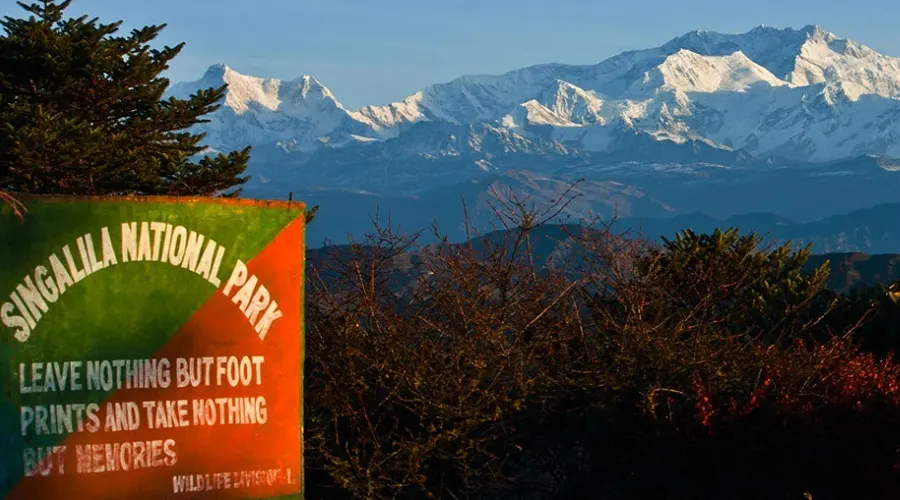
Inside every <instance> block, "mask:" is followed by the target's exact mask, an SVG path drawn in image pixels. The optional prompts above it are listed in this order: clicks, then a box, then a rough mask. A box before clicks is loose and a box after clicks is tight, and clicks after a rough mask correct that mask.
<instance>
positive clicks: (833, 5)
mask: <svg viewBox="0 0 900 500" xmlns="http://www.w3.org/2000/svg"><path fill="white" fill-rule="evenodd" d="M20 12H24V11H22V10H21V9H19V8H18V6H16V5H15V4H14V3H13V2H11V1H9V0H7V1H6V2H4V5H3V6H2V7H0V14H2V15H15V16H18V15H20V14H19V13H20ZM70 13H72V14H82V13H85V14H90V15H92V16H96V17H99V18H100V20H101V21H105V22H109V21H115V20H124V21H125V23H124V25H125V27H127V28H133V27H138V26H143V25H147V24H158V23H167V24H168V27H167V28H166V30H164V32H163V34H162V35H161V37H160V39H159V41H160V44H170V45H171V44H175V43H178V42H181V41H184V42H186V44H187V45H186V47H185V49H184V51H182V53H181V55H179V56H178V58H176V59H175V60H174V61H173V62H172V65H171V69H170V71H169V72H168V75H167V76H169V77H170V78H171V79H172V80H174V81H184V80H196V79H199V78H200V76H202V74H203V72H204V70H205V69H206V67H208V66H209V65H211V64H214V63H218V62H222V63H225V64H227V65H229V66H231V67H232V68H234V69H236V70H237V71H239V72H241V73H245V74H252V75H255V76H262V77H274V78H282V79H291V78H295V77H298V76H300V75H303V74H311V75H313V76H315V77H316V78H318V79H319V80H321V81H322V83H324V84H325V85H326V86H328V87H329V88H331V90H332V91H333V92H334V94H335V96H336V97H337V98H338V100H340V101H341V102H343V103H344V104H345V105H346V106H347V107H348V108H356V107H359V106H361V105H364V104H386V103H388V102H390V101H394V100H399V99H402V98H403V97H405V96H407V95H409V94H411V93H413V92H415V91H416V90H418V89H419V88H421V87H423V86H425V85H428V84H430V83H435V82H442V81H447V80H450V79H453V78H455V77H457V76H459V75H461V74H473V73H476V74H477V73H502V72H504V71H508V70H511V69H515V68H519V67H523V66H528V65H531V64H537V63H543V62H551V61H552V62H561V63H573V64H588V63H596V62H599V61H601V60H603V59H605V58H606V57H609V56H611V55H614V54H616V53H619V52H621V51H623V50H629V49H636V48H646V47H652V46H658V45H661V44H662V43H663V42H665V41H667V40H669V39H671V38H673V37H675V36H678V35H680V34H683V33H685V32H687V31H690V30H693V29H707V30H712V31H721V32H744V31H747V30H749V29H751V28H753V27H754V26H757V25H760V24H765V25H769V26H776V27H788V26H790V27H795V28H799V27H802V26H804V25H807V24H818V25H820V26H822V27H823V28H825V29H827V30H829V31H832V32H834V33H836V34H837V35H838V36H841V37H844V38H851V39H854V40H857V41H859V42H862V43H864V44H866V45H869V46H870V47H873V48H874V49H876V50H879V51H881V52H883V53H886V54H890V55H900V36H898V30H897V26H900V2H897V1H896V0H883V1H882V0H879V1H875V0H866V1H863V0H857V1H855V2H846V1H840V2H839V1H835V0H816V1H813V0H780V1H772V0H753V1H741V2H735V1H733V0H678V1H672V0H643V1H634V0H625V1H621V0H620V1H615V2H604V1H602V0H551V1H547V0H418V1H414V0H252V1H251V0H74V1H73V3H72V6H71V7H70Z"/></svg>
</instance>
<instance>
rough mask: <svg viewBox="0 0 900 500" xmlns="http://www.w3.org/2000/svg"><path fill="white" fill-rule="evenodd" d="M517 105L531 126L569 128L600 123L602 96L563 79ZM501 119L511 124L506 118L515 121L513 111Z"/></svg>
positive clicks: (602, 120)
mask: <svg viewBox="0 0 900 500" xmlns="http://www.w3.org/2000/svg"><path fill="white" fill-rule="evenodd" d="M521 106H522V108H523V111H524V119H525V120H526V121H527V123H529V124H533V125H554V126H559V127H572V126H583V125H594V124H601V125H602V124H603V123H604V119H603V117H602V111H603V99H602V98H600V97H598V96H597V95H596V94H595V93H594V92H592V91H589V90H585V89H582V88H580V87H578V86H576V85H574V84H572V83H569V82H566V81H564V80H557V82H556V87H555V88H551V89H549V90H547V91H546V92H544V93H543V94H542V95H541V96H540V97H539V98H537V99H530V100H528V101H526V102H524V103H522V104H521ZM504 119H505V120H506V123H513V122H511V121H510V120H513V121H515V122H517V120H516V115H515V114H512V115H508V118H504Z"/></svg>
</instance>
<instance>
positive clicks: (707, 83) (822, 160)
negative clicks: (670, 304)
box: [169, 25, 900, 252]
mask: <svg viewBox="0 0 900 500" xmlns="http://www.w3.org/2000/svg"><path fill="white" fill-rule="evenodd" d="M223 84H228V87H229V88H228V92H227V95H226V98H225V100H224V105H223V106H222V108H221V109H219V110H218V111H216V112H214V113H213V114H212V115H210V116H209V117H208V118H210V120H211V121H210V122H209V123H205V124H201V125H199V126H197V127H196V128H195V131H202V132H205V133H206V134H207V137H206V139H205V143H206V145H207V146H208V147H209V148H210V150H211V151H222V152H225V151H231V150H235V149H241V148H243V147H245V146H246V145H252V146H253V147H254V151H253V156H252V160H251V166H250V169H249V170H248V173H249V174H250V175H252V176H253V178H252V180H251V181H250V183H249V184H248V185H247V186H246V189H245V192H244V193H245V195H246V196H252V197H262V198H275V199H284V198H286V197H287V196H288V192H293V195H294V198H295V199H301V200H303V201H305V202H307V203H308V204H310V205H314V204H319V205H321V210H320V211H319V213H318V214H317V218H316V221H315V222H314V223H313V224H311V225H310V227H309V231H308V236H309V238H308V241H309V245H310V246H312V247H314V246H317V244H319V243H320V242H322V243H324V242H325V241H326V240H328V241H330V242H333V243H338V244H340V243H345V242H346V241H348V233H352V234H354V235H356V236H357V237H358V236H360V235H361V234H362V233H364V232H365V231H367V230H370V229H371V227H372V226H371V216H372V215H374V214H375V213H376V211H377V213H378V215H379V218H380V220H381V221H382V222H387V216H388V214H390V222H391V225H392V226H393V227H399V228H400V229H401V230H403V231H405V232H415V231H418V230H423V229H426V230H427V229H428V226H429V225H430V223H431V222H432V221H435V222H437V224H438V226H439V228H440V229H441V230H442V231H444V232H446V233H447V234H448V236H449V237H450V239H451V240H454V241H460V240H462V239H463V238H464V236H465V232H464V224H463V210H462V203H461V200H462V199H465V200H466V204H467V206H468V210H469V215H470V217H471V218H472V222H473V224H474V225H475V226H476V227H477V228H478V229H479V230H481V231H484V232H486V231H490V230H492V229H493V228H494V227H492V226H491V224H490V222H491V221H492V220H493V219H494V216H493V212H492V211H491V210H490V208H489V207H488V206H487V201H488V200H490V199H491V197H492V195H491V192H492V191H496V192H500V193H503V192H505V191H507V190H510V189H511V190H513V191H514V192H516V193H518V194H520V195H522V196H528V197H530V199H531V200H532V201H534V202H535V203H536V204H537V205H538V206H541V205H542V204H546V203H550V202H552V200H555V199H558V197H559V196H560V195H562V194H563V193H564V192H565V191H566V189H567V188H568V187H569V186H570V185H571V184H572V183H573V182H575V181H577V180H579V179H583V181H582V182H580V183H579V184H578V185H577V186H576V187H575V189H574V193H576V194H578V195H579V197H578V198H577V199H576V201H575V202H574V203H572V204H571V205H569V206H568V208H567V209H566V211H565V212H564V213H563V214H561V217H560V220H559V222H571V221H572V220H579V219H586V218H590V217H592V216H594V215H597V216H601V217H604V218H609V217H611V216H613V215H614V214H617V215H618V216H620V217H626V218H629V220H635V221H640V220H644V219H647V218H652V219H665V218H668V217H673V216H676V215H681V216H685V215H689V214H697V213H702V214H705V215H706V216H708V217H713V218H718V219H724V218H727V217H734V216H739V215H744V214H751V213H754V214H761V213H768V214H777V217H776V216H767V217H768V219H765V218H757V219H754V220H755V221H756V222H755V223H754V227H753V229H754V230H760V231H761V232H766V231H767V230H768V229H775V228H776V227H778V226H776V225H772V226H771V227H770V228H768V229H767V228H766V227H765V224H766V223H765V222H764V220H769V221H772V222H771V223H772V224H776V223H775V222H774V221H776V220H780V219H784V220H789V221H790V224H791V225H804V224H811V223H814V221H817V220H821V219H828V218H833V217H835V216H843V215H847V214H850V213H851V212H854V211H859V210H863V209H871V208H872V207H876V206H877V205H882V204H888V203H894V202H897V201H900V200H898V197H897V193H898V188H900V173H898V172H897V170H898V169H900V161H898V160H895V159H894V158H897V157H900V133H898V132H900V58H896V57H891V56H887V55H883V54H880V53H878V52H876V51H874V50H873V49H871V48H869V47H867V46H865V45H863V44H861V43H858V42H855V41H852V40H848V39H844V38H841V37H839V36H837V35H835V34H833V33H830V32H829V31H827V30H825V29H823V28H822V27H819V26H814V25H810V26H805V27H802V28H800V29H793V28H786V29H778V28H772V27H764V26H760V27H757V28H754V29H753V30H750V31H748V32H747V33H742V34H722V33H717V32H713V31H702V30H701V31H693V32H690V33H686V34H684V35H682V36H679V37H677V38H674V39H672V40H669V41H668V42H666V43H664V44H663V45H661V46H659V47H655V48H650V49H645V50H635V51H628V52H624V53H621V54H619V55H617V56H614V57H611V58H609V59H606V60H604V61H602V62H600V63H598V64H594V65H565V64H540V65H536V66H530V67H526V68H522V69H519V70H514V71H510V72H508V73H505V74H502V75H468V76H462V77H459V78H457V79H455V80H452V81H449V82H445V83H439V84H435V85H431V86H428V87H426V88H424V89H422V90H420V91H419V92H416V93H414V94H413V95H411V96H408V97H406V98H405V99H403V100H401V101H398V102H394V103H392V104H390V105H387V106H364V107H361V108H359V109H355V110H350V109H347V108H345V107H344V106H343V105H342V104H341V103H340V101H339V100H338V99H337V97H336V96H334V95H333V94H332V92H331V91H330V90H329V89H328V88H327V87H326V86H325V85H324V84H323V83H321V82H319V81H318V80H317V79H316V78H315V77H313V76H309V75H305V76H301V77H300V78H297V79H294V80H289V81H281V80H276V79H262V78H256V77H253V76H248V75H243V74H241V73H239V72H237V71H235V70H234V69H232V68H229V67H228V66H226V65H224V64H219V65H214V66H212V67H210V68H209V69H208V70H207V71H206V73H205V74H204V75H203V77H202V78H201V79H200V80H198V81H194V82H183V83H177V84H174V85H172V86H171V87H170V89H169V93H170V95H175V96H178V97H186V96H187V95H189V94H191V93H193V92H195V91H196V90H197V89H200V88H208V87H218V86H221V85H223ZM874 210H875V213H884V214H887V213H891V212H894V210H892V209H891V208H887V209H877V208H876V209H874ZM673 220H677V219H673ZM896 220H897V219H893V220H891V221H876V222H877V224H880V225H881V226H885V224H887V227H888V228H889V227H890V223H893V222H894V221H896ZM761 221H763V222H761ZM760 224H762V226H763V227H757V226H759V225H760ZM822 224H824V223H822ZM873 224H875V223H874V222H873ZM820 225H821V224H820ZM825 225H826V226H827V224H825ZM792 227H793V226H792ZM879 230H880V229H879ZM879 230H875V229H872V228H871V227H870V228H868V229H866V230H864V231H863V232H866V231H868V233H867V234H869V236H867V237H866V238H867V239H866V238H863V239H859V238H857V239H854V238H852V237H848V236H847V235H846V234H845V235H844V236H841V235H834V234H829V235H823V236H822V238H825V239H826V240H827V241H830V243H829V244H828V245H827V250H826V248H825V247H823V248H821V251H872V250H873V249H874V248H876V247H877V248H878V249H879V251H880V250H881V247H878V246H877V244H875V243H872V242H873V241H875V242H878V241H887V240H886V239H885V238H887V239H890V238H889V237H888V236H885V235H884V234H882V233H878V232H877V231H879ZM854 231H855V232H856V233H859V232H860V228H858V227H857V228H854V229H852V230H851V232H854ZM872 231H875V233H872ZM427 239H428V238H427V232H426V240H427ZM841 242H843V243H841ZM816 244H817V245H818V242H816ZM892 244H893V243H892ZM867 245H868V246H867ZM882 246H885V245H882ZM817 250H819V249H818V248H817ZM886 250H887V251H896V252H900V246H897V247H896V248H895V247H893V246H890V247H889V248H887V249H886Z"/></svg>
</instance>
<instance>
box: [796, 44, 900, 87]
mask: <svg viewBox="0 0 900 500" xmlns="http://www.w3.org/2000/svg"><path fill="white" fill-rule="evenodd" d="M794 61H795V64H794V68H793V71H792V72H791V73H790V74H789V75H788V76H787V80H788V81H790V82H791V83H793V84H795V85H801V86H806V85H815V84H818V83H832V82H834V83H844V84H847V85H846V87H847V88H850V89H853V90H852V92H853V94H855V96H854V97H857V96H858V95H861V94H875V95H879V96H882V97H900V58H896V57H890V56H885V55H883V54H879V53H878V52H876V51H875V50H873V49H871V48H869V47H867V46H865V45H862V44H859V43H857V42H854V41H852V40H845V39H842V38H839V37H837V36H836V35H834V34H832V33H829V32H827V31H824V30H822V29H821V28H818V27H812V28H811V29H809V30H808V37H807V40H806V41H805V42H804V43H803V45H802V46H801V47H800V50H799V52H798V54H797V57H796V58H795V59H794Z"/></svg>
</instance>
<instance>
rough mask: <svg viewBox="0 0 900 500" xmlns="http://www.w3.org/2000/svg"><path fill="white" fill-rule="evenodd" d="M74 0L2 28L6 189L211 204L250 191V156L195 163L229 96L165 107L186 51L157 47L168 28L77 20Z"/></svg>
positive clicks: (1, 137) (216, 94) (45, 6)
mask: <svg viewBox="0 0 900 500" xmlns="http://www.w3.org/2000/svg"><path fill="white" fill-rule="evenodd" d="M69 3H70V0H65V1H62V2H56V1H52V0H45V1H43V2H40V3H35V4H30V5H28V4H24V3H19V5H20V6H21V7H22V8H24V9H25V10H26V11H27V13H28V14H29V17H27V18H22V19H19V18H12V17H6V18H4V20H3V21H2V22H0V25H2V26H3V29H4V33H3V34H2V36H0V187H2V189H3V190H6V191H17V192H31V193H51V194H79V195H93V194H154V195H212V194H219V193H227V194H235V193H236V192H235V191H229V190H230V189H232V188H234V187H235V186H240V185H241V184H243V183H245V182H246V180H247V178H246V177H243V176H242V174H243V172H244V170H245V169H246V167H247V161H248V159H249V153H250V149H249V148H247V149H245V150H243V151H236V152H233V153H229V154H228V155H222V154H219V155H217V156H206V157H202V158H200V159H199V160H197V161H195V160H194V158H195V157H197V156H198V155H200V153H202V151H203V149H204V148H203V147H202V146H201V145H200V141H201V140H202V138H203V136H202V135H198V134H191V133H188V132H185V130H186V129H187V128H189V127H190V126H192V125H194V124H196V123H200V122H203V120H202V119H201V118H200V117H201V116H203V115H205V114H207V113H210V112H212V111H215V110H216V109H217V108H218V107H219V104H217V103H218V102H219V101H220V100H221V99H222V97H223V95H224V91H225V87H222V88H218V89H208V90H203V91H199V92H198V93H197V94H196V95H194V96H192V97H191V98H190V99H186V100H180V99H175V98H170V99H163V98H162V96H163V93H164V92H165V90H166V88H167V86H168V84H169V82H168V80H167V79H165V78H161V77H160V76H159V74H160V73H162V72H163V71H165V70H166V69H167V68H168V63H169V61H170V60H171V59H172V58H174V57H175V56H176V55H178V53H179V52H180V51H181V49H182V46H183V44H179V45H178V46H176V47H164V48H163V49H162V50H156V49H151V48H150V46H149V45H148V44H149V43H150V42H151V41H153V40H154V39H155V38H156V36H157V35H158V34H159V32H160V31H161V30H162V29H163V28H164V26H147V27H144V28H141V29H136V30H133V31H132V32H131V33H130V34H129V35H127V36H121V35H118V34H117V32H118V29H119V26H120V24H121V22H116V23H112V24H101V23H98V21H97V19H88V18H87V17H86V16H83V17H79V18H66V17H65V15H64V14H65V10H66V8H67V7H68V6H69Z"/></svg>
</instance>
